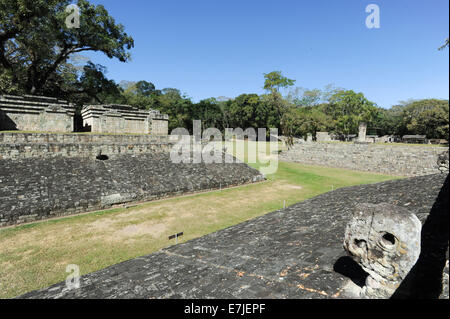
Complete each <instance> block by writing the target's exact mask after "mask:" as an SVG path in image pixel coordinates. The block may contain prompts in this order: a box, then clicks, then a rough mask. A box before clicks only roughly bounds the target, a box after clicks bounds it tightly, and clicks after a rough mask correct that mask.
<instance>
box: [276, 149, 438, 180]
mask: <svg viewBox="0 0 450 319" xmlns="http://www.w3.org/2000/svg"><path fill="white" fill-rule="evenodd" d="M446 150H447V148H444V147H430V146H424V147H420V146H398V145H379V144H353V143H299V144H295V145H294V147H293V148H292V149H290V150H289V151H285V152H282V153H281V154H280V160H285V161H292V162H299V163H304V164H311V165H321V166H328V167H337V168H347V169H352V170H359V171H368V172H376V173H382V174H388V175H398V176H420V175H428V174H435V173H436V172H438V164H437V160H438V156H439V155H440V154H442V153H443V152H445V151H446Z"/></svg>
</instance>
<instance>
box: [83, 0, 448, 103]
mask: <svg viewBox="0 0 450 319" xmlns="http://www.w3.org/2000/svg"><path fill="white" fill-rule="evenodd" d="M90 2H91V3H94V4H102V5H103V6H104V7H105V8H106V9H107V10H108V11H109V13H110V15H111V16H113V17H114V18H115V20H116V22H117V23H121V24H123V25H124V26H125V31H126V32H127V33H128V34H130V35H131V36H132V37H133V38H134V41H135V47H134V48H133V49H132V50H131V51H130V52H131V55H132V60H131V61H130V62H127V63H122V62H119V61H118V60H117V59H112V60H111V59H109V58H107V57H106V56H104V55H103V54H99V53H89V54H86V55H87V56H88V57H89V58H90V59H91V60H92V61H93V62H94V63H99V64H101V65H104V66H106V67H107V74H106V75H107V77H108V78H110V79H114V80H115V81H116V82H117V83H119V82H120V81H122V80H127V81H139V80H145V81H149V82H152V83H153V84H155V86H156V87H157V88H158V89H163V88H167V87H171V88H177V89H179V90H181V91H182V92H184V93H185V94H187V95H188V96H189V97H190V98H192V100H193V101H199V100H201V99H205V98H210V97H219V96H226V97H230V98H233V97H236V96H238V95H240V94H242V93H257V94H262V93H264V90H263V88H262V87H263V83H264V75H263V74H264V73H269V72H271V71H275V70H279V71H282V73H283V74H284V75H285V76H287V77H288V78H291V79H295V80H296V83H295V86H298V87H304V88H308V89H314V88H319V89H322V88H323V87H324V86H325V85H327V84H330V83H332V84H334V85H335V86H337V87H342V88H346V89H350V90H354V91H355V92H362V93H364V95H365V96H366V97H367V98H368V99H369V100H370V101H372V102H375V103H376V104H377V105H378V106H380V107H384V108H389V107H391V106H392V105H395V104H398V102H399V101H406V100H409V99H423V98H439V99H448V98H449V49H448V48H447V49H445V50H443V51H439V50H438V48H439V47H440V46H441V45H443V43H444V41H445V39H446V38H447V37H448V33H449V31H448V30H449V2H448V0H420V1H419V0H387V1H373V0H367V1H366V0H276V1H275V0H272V1H265V0H240V1H239V0H183V1H181V0H179V1H174V0H164V1H162V0H158V1H153V0H128V1H123V0H100V1H99V0H91V1H90ZM369 4H376V5H378V6H379V9H380V28H372V29H369V28H367V26H366V18H367V16H369V14H370V13H366V7H367V6H368V5H369Z"/></svg>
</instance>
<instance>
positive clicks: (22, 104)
mask: <svg viewBox="0 0 450 319" xmlns="http://www.w3.org/2000/svg"><path fill="white" fill-rule="evenodd" d="M74 113H75V108H74V106H73V105H72V104H69V103H67V102H66V101H62V100H58V99H55V98H50V97H38V96H32V95H24V96H13V95H2V96H0V131H13V130H19V131H44V132H72V131H73V123H74V122H73V116H74Z"/></svg>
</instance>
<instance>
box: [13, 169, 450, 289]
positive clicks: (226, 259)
mask: <svg viewBox="0 0 450 319" xmlns="http://www.w3.org/2000/svg"><path fill="white" fill-rule="evenodd" d="M444 179H445V176H444V175H443V174H435V175H428V176H421V177H415V178H409V179H402V180H395V181H388V182H383V183H378V184H372V185H361V186H354V187H348V188H342V189H338V190H336V191H333V192H329V193H326V194H322V195H320V196H317V197H315V198H312V199H309V200H306V201H303V202H301V203H298V204H295V205H293V206H291V207H288V208H287V209H285V210H279V211H275V212H273V213H270V214H267V215H264V216H262V217H259V218H256V219H253V220H250V221H247V222H244V223H242V224H239V225H236V226H233V227H230V228H227V229H224V230H221V231H219V232H216V233H213V234H209V235H207V236H204V237H201V238H198V239H194V240H191V241H189V242H186V243H184V244H180V245H177V246H172V247H169V248H167V249H163V250H161V251H159V252H156V253H154V254H151V255H148V256H143V257H140V258H137V259H133V260H129V261H126V262H123V263H120V264H117V265H114V266H111V267H108V268H105V269H103V270H100V271H97V272H94V273H91V274H88V275H85V276H82V277H81V280H80V282H81V287H80V289H76V290H71V291H69V290H67V288H66V287H65V283H60V284H56V285H54V286H52V287H49V288H45V289H42V290H37V291H33V292H30V293H28V294H25V295H23V296H21V298H347V297H349V296H348V295H345V294H344V293H345V289H344V287H346V286H348V285H349V284H353V285H357V284H360V285H364V280H365V278H363V277H364V274H365V272H364V271H362V270H361V269H360V268H358V267H355V265H354V264H352V263H351V261H352V260H351V259H350V260H349V258H348V257H346V256H345V255H346V253H345V251H344V249H343V247H342V238H343V237H344V233H345V228H346V224H347V223H348V221H349V220H350V219H351V217H352V213H353V211H354V209H355V206H356V204H357V203H370V204H379V203H389V204H392V205H395V206H397V207H404V208H405V207H406V208H407V209H408V210H409V211H410V212H412V213H414V214H415V215H417V216H419V219H421V221H425V220H426V219H427V217H428V214H429V212H430V209H431V207H432V206H433V203H434V202H435V200H436V197H437V195H438V194H439V191H440V189H441V187H442V184H443V183H444ZM447 227H448V226H447ZM180 231H182V229H180ZM68 262H70V261H68ZM441 272H442V269H441ZM365 275H367V274H365ZM446 291H448V288H447V290H446ZM444 297H446V298H448V294H447V295H446V296H444Z"/></svg>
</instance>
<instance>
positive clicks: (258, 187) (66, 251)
mask: <svg viewBox="0 0 450 319" xmlns="http://www.w3.org/2000/svg"><path fill="white" fill-rule="evenodd" d="M251 165H252V166H255V167H257V166H258V163H254V164H251ZM267 177H268V180H267V181H266V182H262V183H256V184H250V185H243V186H240V187H235V188H229V189H223V190H221V191H211V192H205V193H198V194H193V195H188V196H179V197H175V198H171V199H165V200H160V201H153V202H147V203H142V204H138V205H137V206H135V207H132V208H129V209H125V208H116V209H110V210H104V211H99V212H92V213H87V214H82V215H75V216H71V217H64V218H60V219H53V220H48V221H44V222H38V223H33V224H28V225H21V226H16V227H12V228H4V229H0V298H10V297H14V296H17V295H20V294H23V293H25V292H27V291H31V290H34V289H39V288H43V287H47V286H49V285H51V284H54V283H57V282H60V281H63V280H65V278H66V276H67V275H68V274H67V273H66V272H65V269H66V266H67V265H68V264H76V265H79V267H80V270H81V273H82V274H87V273H90V272H93V271H96V270H99V269H102V268H105V267H107V266H110V265H113V264H116V263H119V262H122V261H125V260H128V259H131V258H135V257H138V256H142V255H146V254H150V253H152V252H155V251H157V250H160V249H161V248H164V247H167V246H169V245H172V244H173V241H172V242H169V241H168V239H167V236H169V235H171V234H174V233H176V232H180V231H183V232H184V234H185V235H184V236H183V237H182V238H181V242H184V241H187V240H191V239H193V238H197V237H200V236H203V235H205V234H209V233H212V232H215V231H218V230H220V229H224V228H226V227H229V226H232V225H236V224H238V223H241V222H243V221H246V220H249V219H252V218H255V217H257V216H261V215H264V214H266V213H268V212H271V211H274V210H277V209H280V208H282V207H283V202H284V201H286V203H287V205H292V204H294V203H297V202H299V201H302V200H305V199H307V198H311V197H314V196H316V195H318V194H321V193H324V192H328V191H331V190H332V189H337V188H339V187H345V186H350V185H357V184H367V183H375V182H381V181H385V180H389V179H394V178H397V177H393V176H386V175H380V174H372V173H365V172H356V171H351V170H344V169H335V168H326V167H316V166H306V165H301V164H298V163H285V162H279V165H278V171H277V172H276V173H275V174H271V175H269V176H267Z"/></svg>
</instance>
